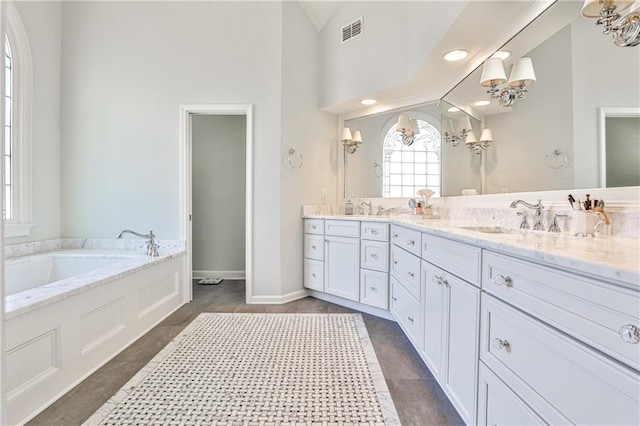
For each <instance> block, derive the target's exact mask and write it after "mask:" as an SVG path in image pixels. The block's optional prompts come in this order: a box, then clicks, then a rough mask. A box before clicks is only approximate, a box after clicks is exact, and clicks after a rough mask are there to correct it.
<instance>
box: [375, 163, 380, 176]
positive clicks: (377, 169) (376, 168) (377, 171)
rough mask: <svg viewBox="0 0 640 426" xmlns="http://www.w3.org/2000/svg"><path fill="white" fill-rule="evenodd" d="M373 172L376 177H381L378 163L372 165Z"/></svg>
mask: <svg viewBox="0 0 640 426" xmlns="http://www.w3.org/2000/svg"><path fill="white" fill-rule="evenodd" d="M373 172H374V173H375V174H376V177H382V166H381V165H380V164H378V163H373Z"/></svg>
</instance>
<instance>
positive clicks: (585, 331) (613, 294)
mask: <svg viewBox="0 0 640 426" xmlns="http://www.w3.org/2000/svg"><path fill="white" fill-rule="evenodd" d="M483 263H484V266H483V272H482V287H483V289H484V290H486V291H487V292H489V293H491V294H493V295H495V296H497V297H499V298H500V299H503V300H505V301H507V302H509V303H510V304H512V305H514V306H516V307H518V308H520V309H522V310H523V311H526V312H529V313H531V314H532V315H533V316H535V317H536V318H540V319H541V320H542V321H544V322H546V323H549V324H551V325H553V326H554V327H557V328H559V329H560V330H562V331H564V332H566V333H567V334H570V335H572V336H573V337H575V338H577V339H578V340H581V341H583V342H585V343H587V344H589V345H590V346H593V347H595V348H597V349H599V350H601V351H602V352H604V353H606V354H608V355H610V356H612V357H614V358H616V359H617V360H619V361H621V362H623V363H625V364H627V365H629V366H631V367H633V368H634V369H636V370H640V344H637V343H636V344H633V343H627V342H626V341H624V340H623V339H622V337H620V332H621V329H623V328H624V327H625V326H626V327H627V328H629V329H630V328H632V327H640V318H639V317H640V312H639V304H638V297H639V293H638V292H637V291H633V290H628V289H624V288H621V287H617V286H615V285H613V284H608V283H604V282H599V281H596V280H592V279H589V278H584V277H580V276H577V275H575V274H570V273H566V272H563V271H558V270H556V269H552V268H547V267H544V266H539V265H536V264H532V263H529V262H526V261H522V260H518V259H514V258H512V257H509V256H504V255H500V254H497V253H492V252H489V251H485V254H484V260H483Z"/></svg>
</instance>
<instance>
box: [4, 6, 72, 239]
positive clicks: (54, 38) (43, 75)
mask: <svg viewBox="0 0 640 426" xmlns="http://www.w3.org/2000/svg"><path fill="white" fill-rule="evenodd" d="M15 6H16V9H17V10H18V14H19V15H20V17H21V19H22V23H23V25H24V28H25V30H26V32H27V36H28V38H29V44H30V46H31V55H32V60H33V92H32V93H33V95H32V101H33V102H32V106H33V109H32V111H31V123H32V124H31V150H32V152H31V155H32V165H31V167H32V188H33V219H34V220H33V221H34V222H35V226H34V227H33V228H32V229H31V235H30V236H28V237H21V238H11V239H8V240H7V241H6V242H7V243H10V244H14V243H20V242H27V241H37V240H44V239H50V238H58V237H60V72H61V65H60V57H61V51H62V46H61V30H62V27H61V24H62V3H61V2H56V1H51V2H49V1H45V2H16V3H15Z"/></svg>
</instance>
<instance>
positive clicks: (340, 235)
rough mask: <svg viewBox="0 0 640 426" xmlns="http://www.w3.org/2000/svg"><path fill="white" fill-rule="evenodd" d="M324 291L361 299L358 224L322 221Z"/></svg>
mask: <svg viewBox="0 0 640 426" xmlns="http://www.w3.org/2000/svg"><path fill="white" fill-rule="evenodd" d="M324 242H325V245H324V291H325V292H326V293H328V294H332V295H334V296H338V297H342V298H344V299H348V300H353V301H356V302H358V301H359V299H360V222H358V221H353V220H325V229H324Z"/></svg>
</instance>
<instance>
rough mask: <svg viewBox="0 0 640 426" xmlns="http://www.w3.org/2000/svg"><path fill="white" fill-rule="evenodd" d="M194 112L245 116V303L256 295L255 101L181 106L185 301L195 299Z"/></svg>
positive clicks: (181, 190)
mask: <svg viewBox="0 0 640 426" xmlns="http://www.w3.org/2000/svg"><path fill="white" fill-rule="evenodd" d="M194 115H244V116H245V117H246V139H245V173H246V176H245V203H246V208H245V282H246V294H245V298H246V302H247V303H250V302H251V299H252V296H253V105H252V104H202V105H200V104H195V105H194V104H191V105H180V181H181V185H180V223H181V238H182V239H183V240H184V241H185V249H186V256H185V267H184V283H185V284H184V285H185V289H184V290H185V291H184V297H185V299H184V302H185V303H187V302H190V301H191V300H192V299H193V288H192V285H191V280H192V276H193V250H192V249H193V235H192V227H193V222H192V220H191V219H192V216H191V215H192V213H193V209H192V207H193V194H192V191H193V182H192V172H193V169H192V153H193V141H192V120H191V118H192V117H193V116H194Z"/></svg>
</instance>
